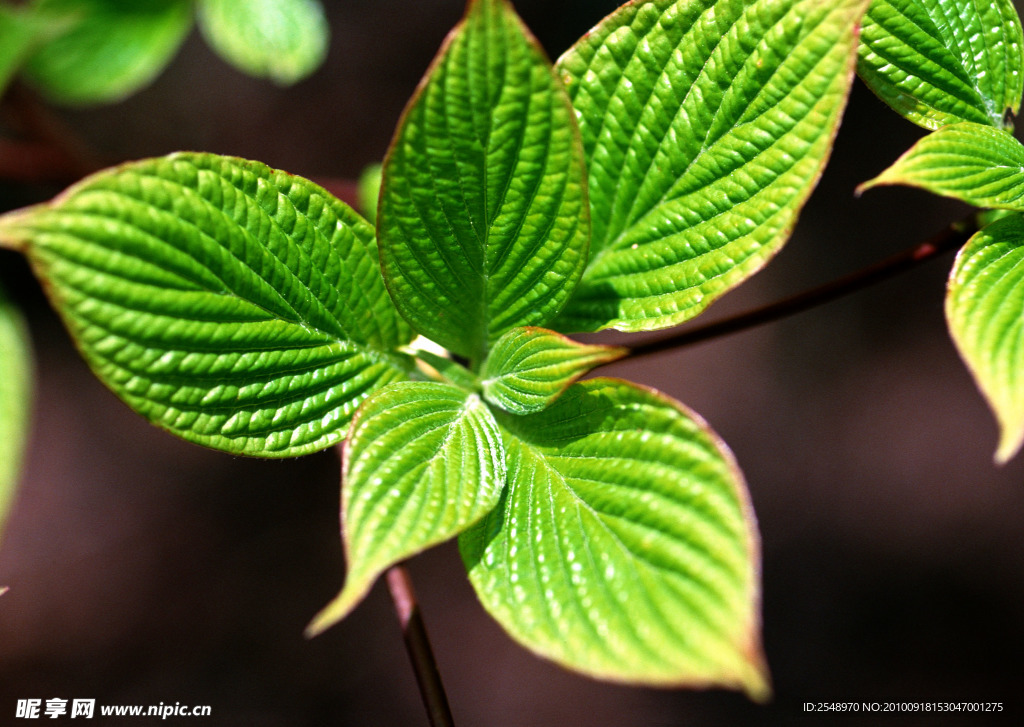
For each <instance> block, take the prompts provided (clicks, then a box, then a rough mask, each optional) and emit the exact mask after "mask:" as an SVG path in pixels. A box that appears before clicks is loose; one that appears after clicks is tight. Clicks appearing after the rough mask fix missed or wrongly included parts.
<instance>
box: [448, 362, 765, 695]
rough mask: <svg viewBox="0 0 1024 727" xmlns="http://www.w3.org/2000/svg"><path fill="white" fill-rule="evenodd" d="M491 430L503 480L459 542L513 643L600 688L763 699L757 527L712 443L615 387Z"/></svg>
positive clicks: (577, 390)
mask: <svg viewBox="0 0 1024 727" xmlns="http://www.w3.org/2000/svg"><path fill="white" fill-rule="evenodd" d="M498 422H499V425H500V426H501V427H502V429H503V432H504V434H505V451H506V459H507V462H508V484H507V485H506V489H505V492H504V494H503V496H502V502H501V503H500V504H499V505H498V507H497V508H496V509H495V510H494V511H493V512H492V513H491V514H490V515H489V516H488V517H487V518H485V519H484V520H483V521H482V522H481V523H480V524H479V525H478V526H477V527H475V528H473V529H472V530H469V531H467V532H466V533H465V534H463V535H462V536H461V537H460V539H459V544H460V547H461V549H462V554H463V559H464V560H465V562H466V565H467V568H468V570H469V575H470V580H471V581H472V584H473V586H474V588H475V589H476V592H477V595H478V597H479V598H480V600H481V601H482V602H483V604H484V607H485V608H486V609H487V610H488V611H489V612H490V613H491V615H493V616H494V617H495V618H496V619H497V620H498V622H499V623H501V625H502V626H503V627H504V628H505V629H506V630H507V631H508V632H509V633H510V634H511V635H512V637H513V638H515V639H516V640H518V641H519V642H521V643H522V644H524V645H525V646H526V647H528V648H529V649H531V650H533V651H535V652H536V653H538V654H540V655H542V656H545V657H547V658H549V659H552V660H554V661H556V662H558V663H559V664H562V665H564V666H567V667H569V668H571V669H575V670H577V671H580V672H583V673H585V674H589V675H592V676H596V677H600V678H604V679H611V680H615V681H623V682H631V683H642V684H652V685H692V686H697V685H701V686H704V685H707V686H711V685H717V686H730V687H741V688H744V689H746V690H747V691H748V692H749V693H750V694H751V695H752V696H755V697H757V698H761V697H764V696H765V695H766V694H767V690H768V686H767V681H766V680H767V676H766V673H765V667H764V663H763V661H762V657H761V650H760V644H759V641H760V636H759V625H758V620H759V619H758V613H757V607H758V567H759V564H758V559H759V556H758V539H757V533H756V526H755V523H754V517H753V514H752V512H751V510H750V504H749V502H748V498H747V494H746V490H745V486H744V484H743V478H742V475H741V474H740V472H739V470H738V469H737V468H736V465H735V463H734V462H733V459H732V456H731V455H730V453H729V452H728V450H727V449H726V448H725V446H724V445H723V444H722V443H721V442H720V441H719V440H718V438H717V437H716V436H715V435H714V433H713V432H711V431H710V430H709V429H708V427H707V426H706V425H705V424H704V423H703V422H702V421H701V420H700V419H699V418H697V417H696V416H695V415H694V414H692V413H691V412H689V411H687V410H685V409H684V408H683V407H682V406H681V405H680V404H678V403H676V402H674V401H671V400H670V399H667V398H665V397H663V396H661V395H659V394H657V393H656V392H653V391H650V390H647V389H642V388H640V387H637V386H635V385H632V384H629V383H627V382H623V381H617V380H614V379H591V380H588V381H584V382H582V383H580V384H576V385H575V386H573V387H571V388H569V389H568V390H567V391H566V392H565V393H564V394H563V395H562V396H561V397H560V398H559V399H558V400H557V401H556V402H555V403H554V404H553V405H552V406H551V407H550V408H548V409H546V410H544V411H543V412H540V413H539V414H533V415H530V416H527V417H516V416H512V415H507V414H502V415H500V416H498Z"/></svg>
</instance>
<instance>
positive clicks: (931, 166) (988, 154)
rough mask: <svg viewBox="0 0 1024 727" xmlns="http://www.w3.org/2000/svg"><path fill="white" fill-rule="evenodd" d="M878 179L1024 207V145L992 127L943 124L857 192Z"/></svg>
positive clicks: (998, 204) (968, 199)
mask: <svg viewBox="0 0 1024 727" xmlns="http://www.w3.org/2000/svg"><path fill="white" fill-rule="evenodd" d="M883 184H905V185H907V186H909V187H918V188H920V189H924V190H927V191H929V192H932V193H933V194H940V195H942V196H944V197H952V198H953V199H958V200H960V201H962V202H966V203H967V204H972V205H975V206H977V207H999V208H1005V209H1016V210H1024V146H1021V143H1020V142H1019V141H1017V140H1016V139H1014V138H1013V136H1012V135H1011V134H1010V133H1009V132H1007V131H1003V130H1002V129H995V128H993V127H991V126H984V125H982V124H974V123H970V122H963V123H959V124H951V125H949V126H943V127H942V128H941V129H939V130H938V131H934V132H932V133H931V134H929V135H928V136H926V137H924V138H923V139H921V140H920V141H918V142H917V143H916V144H914V146H912V147H911V148H910V150H909V151H907V153H905V154H904V155H903V156H901V157H900V158H899V159H897V160H896V163H895V164H893V165H892V166H891V167H889V168H888V169H886V170H885V171H884V172H882V173H881V174H879V175H878V176H877V177H875V178H874V179H872V180H871V181H868V182H865V183H864V184H862V185H861V186H860V187H859V188H858V190H857V191H858V192H863V191H864V190H866V189H870V188H872V187H877V186H879V185H883Z"/></svg>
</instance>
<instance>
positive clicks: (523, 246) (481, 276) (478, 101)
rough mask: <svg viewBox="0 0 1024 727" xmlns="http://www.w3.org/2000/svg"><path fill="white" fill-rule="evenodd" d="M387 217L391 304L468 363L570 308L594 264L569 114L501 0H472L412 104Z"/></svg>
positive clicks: (391, 174) (395, 150) (383, 230)
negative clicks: (512, 333)
mask: <svg viewBox="0 0 1024 727" xmlns="http://www.w3.org/2000/svg"><path fill="white" fill-rule="evenodd" d="M380 204H381V208H380V212H379V218H378V234H379V235H380V239H381V255H382V258H383V263H384V273H385V278H386V279H387V282H388V288H389V290H390V291H391V293H392V296H393V297H394V299H395V303H396V305H397V306H398V307H399V309H400V310H401V311H402V313H403V314H404V315H405V317H406V318H408V319H409V320H410V321H411V322H412V323H413V324H414V325H415V326H416V328H417V330H418V331H419V332H421V333H423V334H424V335H426V336H427V337H429V338H431V339H433V340H434V341H437V342H438V343H440V344H441V345H443V346H444V347H445V348H447V349H449V350H450V351H452V352H454V353H457V354H460V355H462V356H465V357H467V358H469V359H471V360H473V361H477V362H478V361H480V360H482V358H483V356H484V354H485V353H486V350H487V347H488V345H489V344H490V343H491V342H493V341H495V340H497V338H498V337H499V336H501V335H502V334H503V333H504V332H505V331H507V330H509V329H510V328H514V327H516V326H521V325H542V324H543V323H545V322H547V321H548V320H549V319H550V318H551V317H553V316H554V314H555V313H557V311H558V310H559V309H560V308H561V307H562V305H563V303H564V302H565V300H566V299H567V297H568V296H569V294H570V293H571V291H572V288H573V286H574V285H575V282H576V280H577V279H578V277H579V274H580V273H581V272H582V269H583V265H584V263H585V259H586V249H587V235H588V216H587V204H586V192H585V182H584V171H583V159H582V150H581V148H580V145H579V137H578V134H577V130H576V127H575V124H574V122H573V119H572V109H571V108H570V106H569V101H568V98H567V97H566V96H565V93H564V91H563V90H562V88H561V85H560V84H559V83H558V81H557V79H556V78H555V77H554V75H553V74H552V71H551V68H550V66H549V64H548V62H547V60H546V59H545V57H544V55H543V53H542V52H541V50H540V48H539V47H538V46H537V45H536V42H535V41H534V40H533V38H532V37H531V36H530V35H529V34H528V32H527V31H526V29H525V27H524V26H523V25H522V23H521V21H520V20H519V18H518V17H517V16H516V15H515V13H514V11H513V10H512V8H511V6H510V5H509V4H508V3H507V2H505V0H473V1H472V2H471V3H470V5H469V9H468V11H467V15H466V17H465V18H464V19H463V21H462V22H461V23H460V24H459V25H458V26H457V27H456V28H455V30H454V31H452V33H451V35H450V36H449V37H448V39H447V40H446V42H445V44H444V46H443V47H442V49H441V51H440V54H439V55H438V57H437V58H436V59H435V61H434V64H433V66H432V67H431V69H430V71H429V72H428V73H427V76H426V78H425V79H424V80H423V82H422V84H421V86H420V88H419V90H418V92H417V93H416V95H415V96H414V98H413V100H412V101H411V103H410V105H409V107H408V108H407V109H406V112H405V115H404V117H403V119H402V122H401V123H400V125H399V129H398V131H397V133H396V136H395V139H394V141H393V142H392V147H391V150H390V152H389V154H388V157H387V159H386V160H385V163H384V183H383V192H382V194H381V201H380Z"/></svg>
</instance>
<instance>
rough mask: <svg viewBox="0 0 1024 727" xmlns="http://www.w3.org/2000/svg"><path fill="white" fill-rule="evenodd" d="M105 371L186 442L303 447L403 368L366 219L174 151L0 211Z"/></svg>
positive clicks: (266, 450) (309, 190) (288, 451)
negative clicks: (45, 199) (51, 197)
mask: <svg viewBox="0 0 1024 727" xmlns="http://www.w3.org/2000/svg"><path fill="white" fill-rule="evenodd" d="M0 240H3V241H5V242H6V243H7V244H11V243H12V242H14V243H16V244H20V245H21V246H23V247H25V249H26V251H27V253H28V255H29V258H30V260H31V262H32V263H33V265H34V267H35V269H36V273H37V275H38V276H39V277H40V278H41V279H42V280H43V281H44V283H45V286H46V289H47V291H48V292H49V294H50V296H51V298H52V300H53V303H54V305H55V307H56V308H57V310H58V311H59V312H60V313H61V315H62V316H63V317H64V320H65V322H66V323H67V325H68V327H69V329H70V331H71V333H72V335H73V336H74V338H75V339H76V342H77V344H78V346H79V347H80V348H81V350H82V352H83V354H84V355H85V357H86V359H87V360H88V361H89V363H90V365H91V366H92V368H93V370H94V371H95V372H96V374H97V375H98V376H99V377H100V378H101V379H102V380H103V381H104V382H105V383H106V384H107V385H108V386H110V387H111V388H112V389H113V390H114V391H115V392H116V393H117V394H118V395H119V396H121V397H122V398H123V399H124V400H125V401H127V402H128V403H129V404H130V405H131V406H132V407H133V408H134V409H136V410H137V411H138V412H140V413H141V414H143V415H144V416H146V417H147V418H149V419H150V420H152V421H153V422H155V423H157V424H159V425H160V426H163V427H165V428H167V429H168V430H170V431H172V432H174V433H175V434H177V435H179V436H181V437H184V438H185V439H188V440H191V441H194V442H198V443H200V444H205V445H207V446H210V447H214V448H217V449H223V450H226V451H229V452H238V453H244V454H252V455H260V456H293V455H298V454H303V453H306V452H311V451H314V450H317V449H322V448H324V447H326V446H329V445H331V444H334V443H336V442H338V441H340V440H341V439H342V437H343V436H344V432H345V429H346V427H347V425H348V422H349V419H350V417H351V415H352V413H353V412H354V411H355V409H356V407H357V406H358V405H359V403H360V402H361V401H362V400H363V399H365V398H366V396H367V395H368V394H369V393H370V392H371V391H372V390H373V389H375V388H379V387H381V386H383V385H385V384H387V383H390V382H393V381H396V380H400V379H403V378H405V377H406V375H407V366H408V365H409V364H408V363H407V362H406V361H405V360H404V359H403V358H401V357H399V356H398V355H396V354H394V353H389V351H391V350H392V349H394V348H396V347H398V346H401V345H404V344H406V343H407V342H408V341H409V340H410V339H411V337H412V336H411V331H410V330H409V328H408V325H407V324H405V323H404V321H402V320H401V319H400V318H399V316H398V313H397V311H396V310H395V309H394V307H393V305H392V304H391V301H390V299H389V298H388V295H387V291H386V290H385V288H384V282H383V280H382V278H381V275H380V268H379V266H378V257H377V251H376V248H375V243H374V236H373V228H372V227H371V226H370V225H369V223H367V222H366V221H365V220H363V219H362V218H361V217H359V216H358V215H357V214H356V213H355V212H353V211H352V210H351V209H350V208H349V207H348V206H346V205H345V204H343V203H341V202H339V201H338V200H337V199H335V198H334V197H332V196H331V195H330V194H328V193H327V192H326V191H324V190H323V189H321V188H320V187H318V186H316V185H314V184H313V183H311V182H309V181H307V180H304V179H302V178H300V177H296V176H293V175H289V174H286V173H284V172H279V171H275V170H272V169H270V168H268V167H266V166H264V165H262V164H259V163H257V162H248V161H244V160H240V159H233V158H228V157H219V156H215V155H212V154H175V155H171V156H169V157H164V158H160V159H152V160H146V161H142V162H136V163H132V164H127V165H124V166H122V167H119V168H115V169H113V170H108V171H105V172H101V173H99V174H96V175H94V176H92V177H89V178H87V179H86V180H85V181H83V182H81V183H79V184H78V185H76V186H74V187H72V188H71V189H70V190H68V191H67V192H65V193H64V194H62V195H61V196H60V197H58V198H57V199H56V200H55V201H54V202H52V203H50V204H46V205H40V206H37V207H31V208H28V209H27V210H25V211H22V212H19V213H14V214H11V215H8V216H5V217H2V218H0Z"/></svg>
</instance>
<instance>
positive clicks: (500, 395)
mask: <svg viewBox="0 0 1024 727" xmlns="http://www.w3.org/2000/svg"><path fill="white" fill-rule="evenodd" d="M627 352H628V349H625V348H619V347H615V346H586V345H583V344H581V343H576V342H575V341H573V340H572V339H569V338H566V337H565V336H562V335H559V334H558V333H555V332H554V331H548V330H545V329H543V328H530V327H528V328H513V329H512V330H511V331H509V332H508V333H506V334H505V335H504V336H502V337H501V338H499V339H498V341H497V343H495V344H494V348H493V349H492V350H491V354H490V356H489V357H488V358H487V362H486V363H485V364H484V368H483V371H481V372H480V378H481V380H482V383H483V391H484V395H485V396H486V397H487V400H488V401H490V402H491V403H493V404H497V405H498V406H500V407H501V408H502V409H504V410H505V411H509V412H512V413H513V414H530V413H533V412H537V411H541V410H542V409H545V408H546V407H548V406H549V405H550V404H551V402H553V401H554V400H555V399H556V398H557V397H558V395H559V394H561V393H562V392H563V391H564V390H565V389H566V387H568V386H569V385H570V384H571V383H572V382H573V381H575V380H576V379H578V378H579V377H580V376H582V375H583V374H585V373H587V371H589V370H590V369H592V368H594V367H595V366H599V365H601V364H605V363H609V362H610V361H614V360H615V359H617V358H620V357H622V356H624V355H625V354H626V353H627Z"/></svg>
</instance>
